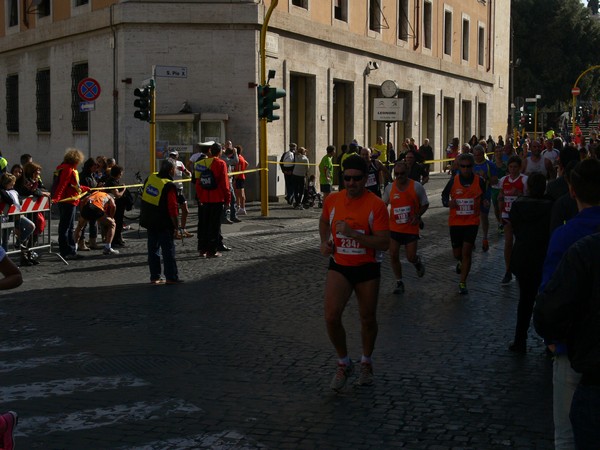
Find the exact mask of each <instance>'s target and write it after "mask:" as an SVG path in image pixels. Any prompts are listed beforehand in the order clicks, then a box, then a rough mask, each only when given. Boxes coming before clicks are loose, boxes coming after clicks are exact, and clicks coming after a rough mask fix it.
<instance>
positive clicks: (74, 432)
mask: <svg viewBox="0 0 600 450" xmlns="http://www.w3.org/2000/svg"><path fill="white" fill-rule="evenodd" d="M446 180H447V178H446V177H445V176H442V175H438V176H437V177H436V179H435V180H433V181H432V182H431V183H430V184H429V185H427V189H428V194H429V195H430V201H431V203H432V205H431V208H430V210H429V211H428V212H427V213H426V215H425V216H424V220H425V223H426V226H425V229H424V230H423V235H422V239H421V241H420V242H419V248H420V253H421V254H422V257H423V260H424V263H425V265H426V274H425V276H424V278H422V279H419V278H417V276H416V274H415V271H414V269H413V267H411V266H410V265H409V264H407V263H406V261H405V260H404V261H403V270H404V281H405V285H406V293H405V294H404V295H403V296H398V295H393V294H392V291H393V288H394V285H395V280H394V278H393V275H392V272H391V268H390V263H389V260H387V259H386V260H385V262H384V264H383V266H382V283H381V293H380V303H379V310H378V319H379V337H378V341H377V344H376V351H375V354H374V364H375V366H374V367H375V377H376V384H375V385H374V386H372V387H361V388H358V387H354V386H347V388H346V389H345V390H344V392H342V393H340V394H336V393H335V392H333V391H331V390H330V388H329V382H330V380H331V377H332V376H333V374H334V370H335V361H336V360H335V354H334V351H333V347H332V346H331V344H330V343H329V340H328V338H327V334H326V331H325V324H324V320H323V317H322V309H323V308H322V296H323V288H324V280H325V272H326V265H327V260H326V258H323V257H322V256H321V255H320V254H319V237H318V217H319V214H320V210H319V209H316V208H315V209H309V210H304V211H296V210H293V209H291V208H290V207H289V206H287V205H285V206H283V205H281V204H272V205H271V209H270V215H269V217H268V218H263V217H261V216H260V207H259V206H258V205H253V206H252V207H251V208H249V215H248V216H242V217H241V219H242V220H243V222H242V223H240V224H235V225H224V226H223V232H224V235H225V242H226V244H227V245H230V246H231V247H232V248H233V250H232V251H231V252H226V253H225V254H224V256H223V257H222V258H219V259H212V260H199V259H198V258H197V252H196V239H195V237H194V238H191V239H186V240H185V242H184V243H181V242H179V243H178V244H177V261H178V265H179V270H180V275H181V277H182V278H183V279H184V280H185V281H186V282H185V283H184V284H182V285H177V286H151V285H149V284H148V281H149V275H148V269H147V263H146V251H145V245H146V240H145V232H144V231H143V230H142V231H141V232H138V229H137V224H133V226H132V229H131V230H130V231H128V232H126V233H125V234H124V237H125V238H126V239H127V244H128V246H127V247H126V248H124V249H123V251H122V254H121V255H119V256H116V257H105V256H103V255H102V254H101V251H95V252H86V253H87V254H86V258H85V259H84V260H82V261H74V262H71V264H70V265H68V266H67V265H64V264H63V263H62V262H61V261H59V259H58V258H57V257H55V256H54V255H48V254H46V255H43V257H42V264H41V265H39V266H37V267H25V268H23V273H24V279H25V282H24V284H23V286H22V287H20V288H18V289H16V290H14V291H7V292H5V293H3V296H2V298H1V299H0V317H2V319H3V321H4V323H5V326H4V327H3V331H2V341H1V343H0V374H1V378H2V382H1V384H0V398H1V399H2V402H1V404H2V409H3V410H8V409H13V410H16V411H18V412H19V414H20V421H19V427H18V428H17V434H16V439H17V445H18V448H21V449H64V450H71V449H72V450H76V449H77V450H81V449H123V450H125V449H127V450H133V449H136V450H138V449H144V450H146V449H147V450H152V449H165V448H169V449H204V448H206V449H253V448H269V449H285V448H290V449H296V448H302V449H316V448H319V449H337V448H339V449H349V448H351V449H389V448H406V449H430V450H444V449H474V450H475V449H478V450H479V449H523V450H526V449H527V450H529V449H552V448H553V426H552V398H551V395H552V384H551V361H550V360H548V359H547V358H546V357H545V354H544V347H543V344H542V342H541V340H540V339H539V338H538V337H537V336H535V334H534V333H533V331H531V330H530V339H529V344H528V353H527V355H525V356H515V355H513V354H511V353H510V352H508V350H507V344H508V342H509V341H510V340H512V335H513V330H514V325H515V317H516V306H517V295H518V289H517V285H516V282H514V281H513V282H512V283H511V284H510V285H509V286H507V287H505V286H501V284H500V280H501V278H502V275H503V273H504V262H503V257H502V242H501V241H500V237H499V236H498V235H497V234H496V232H495V229H494V232H492V233H491V234H490V245H491V247H490V250H489V252H487V253H483V252H482V251H481V249H480V248H481V237H478V247H479V249H478V251H477V252H476V253H475V255H474V264H473V268H472V271H471V275H470V277H469V290H470V295H468V296H460V295H459V294H458V289H457V285H458V276H457V275H456V273H455V271H454V265H455V262H454V261H453V259H452V254H451V249H450V242H449V236H448V229H447V210H446V209H444V208H442V207H441V202H440V195H439V193H440V192H441V188H443V185H444V184H445V181H446ZM491 222H492V224H493V225H492V228H494V227H495V221H494V219H493V215H492V217H491ZM195 223H196V210H195V208H193V209H192V212H191V225H192V226H191V227H188V229H190V230H191V231H192V230H194V227H195ZM52 226H56V223H53V224H52ZM344 320H345V326H346V329H347V332H348V344H349V348H350V351H351V354H350V356H351V357H352V358H353V359H358V358H360V337H359V322H358V313H357V309H356V303H355V302H354V301H351V302H350V303H349V307H348V308H347V310H346V313H345V315H344Z"/></svg>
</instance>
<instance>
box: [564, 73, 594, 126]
mask: <svg viewBox="0 0 600 450" xmlns="http://www.w3.org/2000/svg"><path fill="white" fill-rule="evenodd" d="M598 68H600V66H592V67H589V68H587V69H586V70H584V71H583V72H581V74H580V75H579V76H578V77H577V80H575V84H574V85H573V89H575V88H576V87H577V83H579V80H581V77H583V76H584V75H585V74H586V73H588V72H589V71H590V70H594V69H598ZM571 95H572V97H573V109H572V111H571V114H572V116H571V117H572V119H573V120H572V125H571V133H573V134H575V105H576V97H577V96H576V95H574V94H573V93H572V91H571Z"/></svg>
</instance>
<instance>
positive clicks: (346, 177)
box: [344, 175, 364, 181]
mask: <svg viewBox="0 0 600 450" xmlns="http://www.w3.org/2000/svg"><path fill="white" fill-rule="evenodd" d="M363 178H364V176H363V175H344V181H350V180H352V181H360V180H362V179H363Z"/></svg>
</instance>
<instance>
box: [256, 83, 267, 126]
mask: <svg viewBox="0 0 600 450" xmlns="http://www.w3.org/2000/svg"><path fill="white" fill-rule="evenodd" d="M268 93H269V86H257V88H256V98H257V100H258V102H257V103H258V118H259V119H265V118H266V117H267V115H266V106H267V94H268Z"/></svg>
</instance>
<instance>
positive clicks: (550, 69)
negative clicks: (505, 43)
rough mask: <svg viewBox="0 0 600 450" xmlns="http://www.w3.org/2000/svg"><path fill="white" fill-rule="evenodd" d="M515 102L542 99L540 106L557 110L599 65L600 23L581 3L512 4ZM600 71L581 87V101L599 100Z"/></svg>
mask: <svg viewBox="0 0 600 450" xmlns="http://www.w3.org/2000/svg"><path fill="white" fill-rule="evenodd" d="M512 21H513V32H514V53H513V57H514V59H515V60H516V59H517V58H519V59H520V60H521V64H520V66H519V67H515V69H514V77H515V78H514V94H515V97H533V96H535V95H537V94H540V95H541V96H542V100H541V104H540V106H546V107H550V108H558V105H560V104H561V103H567V102H569V101H570V99H571V87H572V86H573V84H574V83H575V81H576V80H577V78H578V77H579V75H580V74H581V73H582V72H583V71H585V70H586V69H588V68H589V67H590V66H595V65H600V54H599V52H598V51H597V49H598V48H600V22H597V21H596V20H594V19H593V18H592V17H591V15H590V10H589V9H588V8H586V7H585V6H584V5H582V4H581V2H580V1H579V0H512ZM598 78H600V69H599V71H598V72H597V73H596V71H592V72H590V73H588V74H586V75H585V76H584V77H583V78H582V79H581V80H580V82H579V83H578V86H579V87H580V88H581V97H580V98H581V99H583V100H586V99H589V100H591V99H597V98H599V97H600V84H599V83H596V80H597V79H598Z"/></svg>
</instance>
